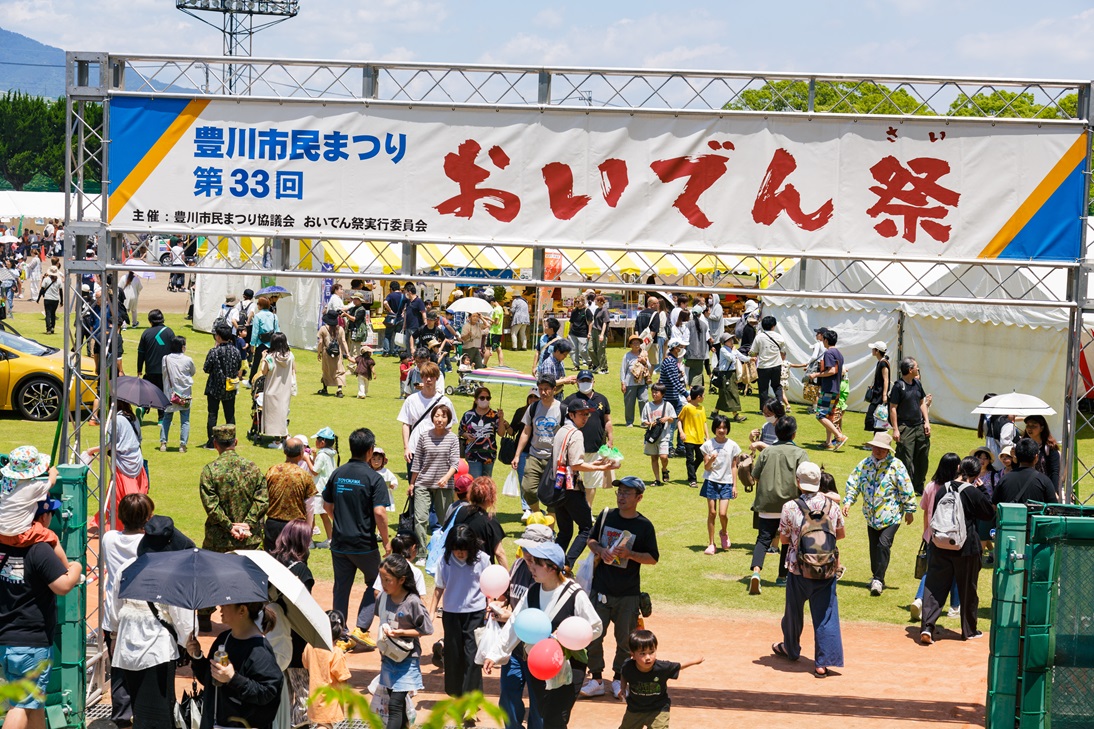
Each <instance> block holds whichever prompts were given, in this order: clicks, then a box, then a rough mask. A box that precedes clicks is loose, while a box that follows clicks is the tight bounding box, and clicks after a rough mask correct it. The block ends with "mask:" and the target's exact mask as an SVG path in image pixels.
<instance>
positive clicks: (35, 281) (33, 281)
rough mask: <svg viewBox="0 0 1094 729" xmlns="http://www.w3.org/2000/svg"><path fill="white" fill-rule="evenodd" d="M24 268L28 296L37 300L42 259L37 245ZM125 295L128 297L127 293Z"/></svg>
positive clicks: (40, 284)
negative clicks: (28, 290)
mask: <svg viewBox="0 0 1094 729" xmlns="http://www.w3.org/2000/svg"><path fill="white" fill-rule="evenodd" d="M25 270H26V274H27V283H28V284H29V285H30V298H32V299H34V300H35V301H37V300H38V292H39V291H40V290H41V289H42V259H41V257H40V254H39V252H38V246H34V247H33V248H31V249H30V255H28V256H27V262H26V269H25ZM126 296H127V297H128V294H127V295H126Z"/></svg>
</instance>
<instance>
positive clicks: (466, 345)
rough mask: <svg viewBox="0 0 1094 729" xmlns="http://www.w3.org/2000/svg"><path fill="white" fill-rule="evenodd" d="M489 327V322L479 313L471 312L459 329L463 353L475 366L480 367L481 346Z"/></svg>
mask: <svg viewBox="0 0 1094 729" xmlns="http://www.w3.org/2000/svg"><path fill="white" fill-rule="evenodd" d="M489 328H490V322H488V321H487V320H486V319H484V318H483V316H482V315H481V314H478V313H472V314H470V315H469V316H468V317H467V320H466V321H464V323H463V328H462V329H461V330H460V339H461V340H462V341H463V353H464V354H466V355H468V356H469V357H471V363H472V364H473V365H475V367H482V346H483V341H484V339H485V337H486V334H487V330H489Z"/></svg>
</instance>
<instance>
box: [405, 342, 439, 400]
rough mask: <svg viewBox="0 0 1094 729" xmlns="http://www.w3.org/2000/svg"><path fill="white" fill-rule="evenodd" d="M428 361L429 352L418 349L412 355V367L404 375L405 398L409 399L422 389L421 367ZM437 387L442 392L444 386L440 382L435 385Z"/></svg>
mask: <svg viewBox="0 0 1094 729" xmlns="http://www.w3.org/2000/svg"><path fill="white" fill-rule="evenodd" d="M429 361H431V360H430V357H429V350H427V349H424V348H419V349H418V351H417V352H415V353H414V366H413V367H411V368H410V371H408V372H407V373H406V394H407V397H410V396H411V395H413V394H414V393H416V392H417V391H418V390H421V389H422V374H421V372H422V365H424V364H425V363H426V362H429ZM437 387H438V388H440V389H441V390H442V391H443V390H444V384H443V383H441V382H438V383H437Z"/></svg>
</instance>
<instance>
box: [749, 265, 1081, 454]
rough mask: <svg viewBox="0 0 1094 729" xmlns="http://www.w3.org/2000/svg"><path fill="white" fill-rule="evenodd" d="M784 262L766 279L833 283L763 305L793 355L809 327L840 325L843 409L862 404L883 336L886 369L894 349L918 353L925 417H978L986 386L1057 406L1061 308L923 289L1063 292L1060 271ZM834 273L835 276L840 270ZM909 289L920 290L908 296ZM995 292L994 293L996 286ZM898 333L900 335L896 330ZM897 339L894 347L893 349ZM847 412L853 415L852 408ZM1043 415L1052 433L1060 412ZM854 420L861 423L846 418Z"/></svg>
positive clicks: (1064, 318)
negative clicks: (846, 382)
mask: <svg viewBox="0 0 1094 729" xmlns="http://www.w3.org/2000/svg"><path fill="white" fill-rule="evenodd" d="M804 265H805V268H804V269H803V268H802V266H803V263H799V264H798V265H797V266H796V267H794V268H792V269H790V270H789V271H787V272H786V273H785V274H783V276H782V277H781V278H780V279H779V281H777V282H776V283H775V284H774V285H773V286H772V287H771V288H772V289H773V290H774V289H780V288H782V289H784V290H787V289H790V288H791V286H790V283H789V282H795V283H796V284H798V286H797V287H795V288H800V290H803V291H818V292H830V293H831V294H832V298H831V299H812V298H805V297H778V298H775V297H772V298H769V299H768V300H767V301H766V303H765V304H764V313H765V314H771V315H773V316H775V317H776V318H777V319H778V321H779V325H778V326H779V328H780V330H781V331H782V333H783V335H784V336H785V337H786V339H787V342H788V345H789V347H790V354H789V359H790V361H791V362H804V361H806V360H807V359H808V357H809V352H810V350H811V349H812V345H813V342H814V334H813V329H815V328H818V327H822V326H824V327H828V328H830V329H834V330H835V331H836V332H837V334H838V335H839V342H838V344H837V346H838V348H839V350H840V352H842V353H843V356H844V358H845V367H846V370H847V372H848V376H849V379H850V387H851V394H850V397H849V398H848V403H847V404H848V409H850V410H855V411H862V410H865V409H866V403H865V392H866V388H867V387H868V386H869V385H870V384H872V382H873V372H874V363H875V360H874V358H873V355H872V354H871V353H870V348H869V344H870V343H871V342H874V341H877V340H881V341H884V342H886V343H887V344H888V345H889V355H890V359H891V360H892V365H893V367H892V372H893V377H894V378H895V377H897V376H899V370H898V358H899V356H905V357H908V356H911V357H915V358H916V360H917V361H918V362H919V366H920V370H921V372H922V378H923V384H924V387H925V388H926V390H927V392H929V393H932V394H933V395H934V398H933V403H932V405H931V415H932V419H935V420H938V421H941V422H945V423H950V424H953V425H960V426H965V427H975V426H976V421H977V416H975V415H972V414H971V411H972V409H973V408H974V407H976V406H977V405H978V404H979V403H980V401H981V400H982V399H983V396H984V395H985V394H986V393H988V392H998V393H1002V392H1010V391H1012V390H1018V391H1020V392H1026V393H1030V394H1033V395H1036V396H1037V397H1040V398H1041V399H1043V400H1045V401H1046V402H1048V403H1049V404H1050V405H1052V407H1054V408H1055V409H1056V411H1057V412H1058V413H1063V412H1064V407H1063V403H1064V386H1065V380H1066V373H1067V340H1068V333H1067V327H1068V315H1067V312H1066V311H1065V310H1063V309H1060V308H1054V307H1052V308H1044V307H1033V306H1030V307H1021V306H1002V305H998V304H990V303H985V304H945V303H939V302H937V301H931V300H930V298H929V297H936V298H938V297H947V296H948V297H971V296H977V297H986V296H987V295H988V293H989V292H995V291H996V290H997V289H1000V288H1002V290H1003V291H1005V292H1006V294H1005V296H1006V298H1014V299H1018V298H1023V299H1027V300H1029V299H1035V300H1036V299H1039V300H1061V299H1063V298H1064V296H1063V294H1064V293H1065V291H1066V275H1065V273H1064V272H1063V271H1055V272H1053V273H1052V274H1050V275H1049V276H1048V277H1047V278H1046V279H1045V280H1044V281H1039V280H1035V279H1032V278H1031V277H1030V275H1029V274H1027V273H1025V272H1024V270H1020V269H1018V270H1016V269H1013V268H1008V267H1005V266H998V267H990V266H989V267H982V266H963V267H958V268H956V269H954V270H953V271H951V270H950V269H949V267H947V266H942V265H940V264H932V263H929V262H922V263H908V264H904V265H903V266H892V265H887V264H886V263H880V262H876V263H875V262H870V261H808V262H805V263H804ZM837 274H838V278H837ZM848 293H854V294H858V295H878V296H896V297H899V298H898V300H894V301H890V300H875V299H870V300H849V299H844V298H841V297H842V296H843V295H846V294H848ZM912 296H916V297H921V298H926V299H927V300H924V301H918V302H908V301H906V300H900V299H906V298H910V297H912ZM993 296H994V297H995V298H999V297H1000V296H1001V294H998V293H994V294H993ZM901 334H903V336H902V337H901ZM898 349H899V351H898ZM793 372H794V373H795V375H797V376H795V377H791V383H790V393H789V394H788V396H789V397H791V398H794V399H797V400H801V398H802V384H801V378H800V373H801V370H793ZM851 417H853V416H851ZM1055 420H1056V422H1052V420H1051V419H1050V427H1051V428H1052V429H1053V432H1054V433H1059V432H1060V427H1061V425H1062V420H1061V418H1060V417H1059V416H1057V417H1056V419H1055ZM847 427H850V428H852V429H854V428H859V427H861V426H860V425H858V424H857V423H849V424H848V426H847Z"/></svg>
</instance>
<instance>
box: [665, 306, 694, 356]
mask: <svg viewBox="0 0 1094 729" xmlns="http://www.w3.org/2000/svg"><path fill="white" fill-rule="evenodd" d="M690 321H691V312H690V311H689V310H688V309H680V311H679V312H678V313H677V314H676V321H674V322H673V323H672V336H671V337H670V339H676V340H679V341H680V342H682V343H683V345H684V347H687V346H688V343H689V342H691V326H690V325H689V322H690Z"/></svg>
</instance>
